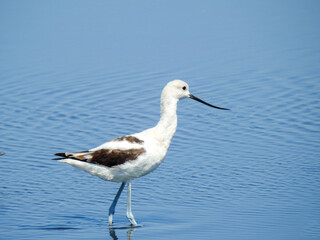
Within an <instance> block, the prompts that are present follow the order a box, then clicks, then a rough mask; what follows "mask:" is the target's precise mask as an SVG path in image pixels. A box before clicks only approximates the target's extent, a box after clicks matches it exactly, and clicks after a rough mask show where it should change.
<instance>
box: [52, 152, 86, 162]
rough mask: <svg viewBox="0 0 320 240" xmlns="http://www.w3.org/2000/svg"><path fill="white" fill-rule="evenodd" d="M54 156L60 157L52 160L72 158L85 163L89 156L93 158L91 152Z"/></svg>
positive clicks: (66, 153)
mask: <svg viewBox="0 0 320 240" xmlns="http://www.w3.org/2000/svg"><path fill="white" fill-rule="evenodd" d="M54 155H56V156H59V157H57V158H53V159H52V160H63V159H67V158H71V159H75V160H82V161H85V160H87V159H88V157H89V156H91V155H90V152H89V151H83V152H65V153H55V154H54Z"/></svg>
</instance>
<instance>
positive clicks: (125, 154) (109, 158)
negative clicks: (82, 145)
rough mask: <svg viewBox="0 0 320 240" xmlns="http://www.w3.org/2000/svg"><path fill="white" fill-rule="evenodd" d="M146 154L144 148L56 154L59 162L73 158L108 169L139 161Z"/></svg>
mask: <svg viewBox="0 0 320 240" xmlns="http://www.w3.org/2000/svg"><path fill="white" fill-rule="evenodd" d="M144 152H145V149H144V148H137V149H136V148H133V149H127V150H120V149H100V150H97V151H94V152H88V151H85V152H79V153H56V155H57V156H60V158H56V159H57V160H61V159H66V158H71V159H75V160H79V161H84V162H88V163H93V164H99V165H103V166H106V167H114V166H118V165H121V164H124V163H125V162H128V161H131V160H135V159H137V158H138V157H139V156H140V155H141V154H143V153H144Z"/></svg>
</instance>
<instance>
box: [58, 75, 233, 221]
mask: <svg viewBox="0 0 320 240" xmlns="http://www.w3.org/2000/svg"><path fill="white" fill-rule="evenodd" d="M183 98H191V99H194V100H196V101H198V102H201V103H203V104H206V105H208V106H210V107H213V108H218V109H222V110H229V109H227V108H220V107H216V106H213V105H211V104H209V103H207V102H205V101H203V100H201V99H199V98H197V97H195V96H193V95H192V94H191V93H190V92H189V86H188V84H187V83H185V82H183V81H181V80H174V81H171V82H169V83H168V84H167V85H166V86H165V88H164V89H163V91H162V94H161V117H160V121H159V122H158V124H157V125H156V126H155V127H153V128H150V129H147V130H145V131H143V132H140V133H135V134H131V135H127V136H123V137H119V138H116V139H113V140H111V141H109V142H106V143H104V144H102V145H101V146H99V147H96V148H93V149H91V150H88V151H83V152H65V153H56V155H57V156H59V157H60V158H56V159H57V160H59V161H60V162H65V163H68V164H70V165H72V166H74V167H77V168H79V169H81V170H83V171H86V172H88V173H90V174H92V175H94V176H98V177H100V178H102V179H104V180H107V181H111V182H120V183H121V186H120V188H119V190H118V192H117V194H116V196H115V198H114V200H113V202H112V204H111V206H110V208H109V225H110V226H112V223H113V215H114V213H115V207H116V205H117V202H118V199H119V197H120V195H121V192H122V190H123V188H124V187H125V185H126V183H127V184H128V196H127V218H128V219H129V221H130V223H131V226H133V227H134V226H138V225H137V222H136V220H135V219H134V217H133V214H132V211H131V180H133V179H135V178H138V177H142V176H144V175H146V174H148V173H150V172H152V171H153V170H155V169H156V168H157V167H158V166H159V165H160V163H161V162H162V160H163V159H164V158H165V156H166V154H167V151H168V148H169V145H170V142H171V139H172V137H173V135H174V133H175V131H176V128H177V103H178V101H179V100H180V99H183Z"/></svg>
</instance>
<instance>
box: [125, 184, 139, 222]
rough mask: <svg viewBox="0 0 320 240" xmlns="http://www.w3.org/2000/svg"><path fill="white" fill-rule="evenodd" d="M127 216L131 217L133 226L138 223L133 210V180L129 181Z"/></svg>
mask: <svg viewBox="0 0 320 240" xmlns="http://www.w3.org/2000/svg"><path fill="white" fill-rule="evenodd" d="M127 218H128V219H129V221H130V223H131V225H132V226H137V225H138V224H137V222H136V220H134V216H133V214H132V210H131V182H128V200H127Z"/></svg>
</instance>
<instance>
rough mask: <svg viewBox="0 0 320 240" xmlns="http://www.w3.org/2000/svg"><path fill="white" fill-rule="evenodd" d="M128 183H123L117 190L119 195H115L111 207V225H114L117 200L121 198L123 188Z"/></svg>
mask: <svg viewBox="0 0 320 240" xmlns="http://www.w3.org/2000/svg"><path fill="white" fill-rule="evenodd" d="M125 185H126V183H125V182H123V183H121V186H120V188H119V190H118V192H117V195H116V196H115V198H114V200H113V202H112V204H111V206H110V208H109V225H110V226H112V220H113V215H114V212H115V209H116V205H117V202H118V200H119V197H120V195H121V193H122V191H123V188H124V186H125Z"/></svg>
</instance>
